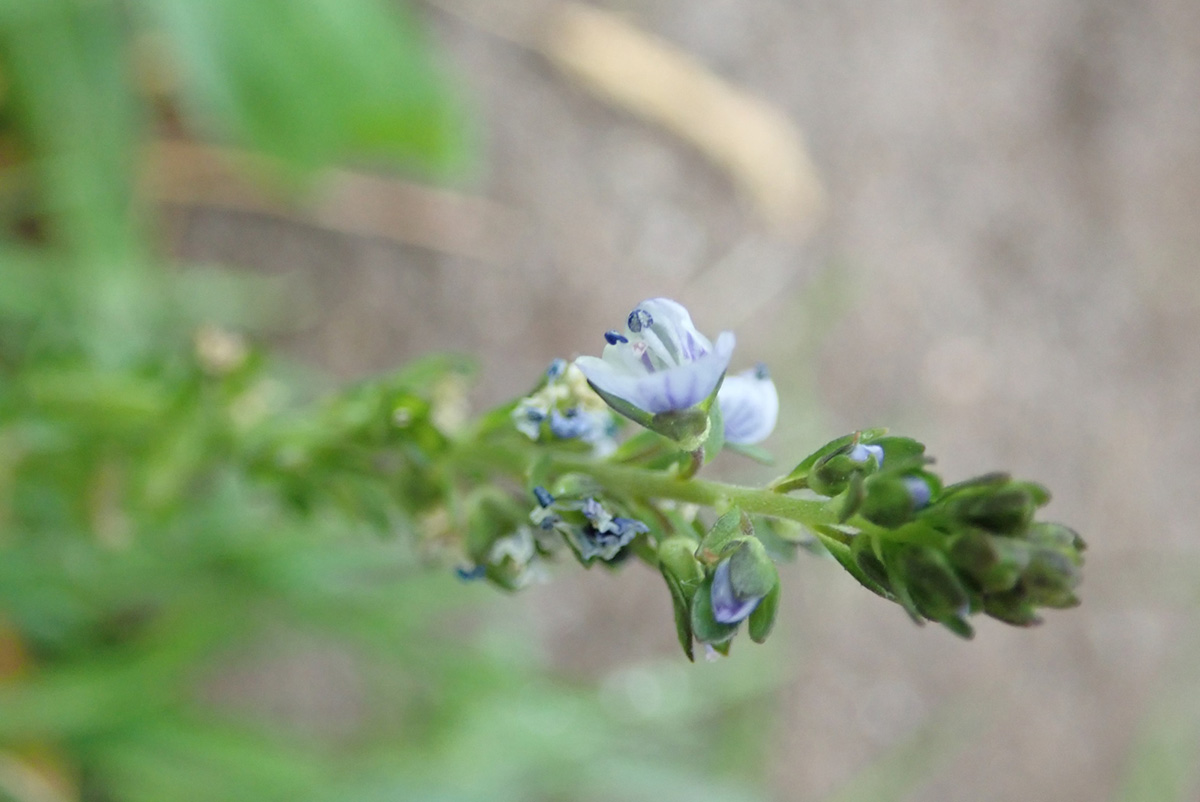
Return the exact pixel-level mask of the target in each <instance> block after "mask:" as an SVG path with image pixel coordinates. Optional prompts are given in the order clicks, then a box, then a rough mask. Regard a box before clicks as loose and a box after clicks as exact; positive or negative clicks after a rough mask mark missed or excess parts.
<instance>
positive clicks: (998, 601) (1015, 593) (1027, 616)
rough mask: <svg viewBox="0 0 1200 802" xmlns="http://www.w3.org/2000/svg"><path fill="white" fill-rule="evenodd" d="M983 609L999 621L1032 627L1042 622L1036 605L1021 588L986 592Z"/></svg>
mask: <svg viewBox="0 0 1200 802" xmlns="http://www.w3.org/2000/svg"><path fill="white" fill-rule="evenodd" d="M983 611H984V612H985V613H987V614H988V615H990V616H991V617H992V618H995V619H996V620H997V621H1003V622H1004V623H1006V624H1012V625H1013V626H1016V627H1032V626H1037V625H1038V624H1040V623H1042V619H1041V618H1039V617H1038V614H1037V608H1036V606H1035V605H1034V604H1033V602H1031V601H1029V599H1027V598H1025V595H1024V594H1023V593H1022V592H1021V590H1020V588H1013V589H1012V590H1008V591H1005V592H1003V593H989V594H986V595H985V596H984V597H983Z"/></svg>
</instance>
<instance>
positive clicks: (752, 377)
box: [717, 370, 779, 446]
mask: <svg viewBox="0 0 1200 802" xmlns="http://www.w3.org/2000/svg"><path fill="white" fill-rule="evenodd" d="M759 373H760V371H757V370H747V371H744V372H742V373H739V374H737V375H736V376H726V377H725V382H724V383H723V384H722V385H721V391H720V392H719V393H718V394H717V401H718V402H719V403H720V404H721V418H722V419H723V420H724V421H725V439H726V440H727V441H728V442H730V443H737V444H739V445H747V446H748V445H754V444H755V443H761V442H762V441H763V440H766V439H767V436H768V435H770V434H771V432H773V431H774V430H775V422H776V421H777V420H778V418H779V392H778V391H777V390H776V389H775V382H773V381H771V378H770V376H766V375H763V376H762V377H761V378H760V377H759Z"/></svg>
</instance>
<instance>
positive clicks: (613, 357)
mask: <svg viewBox="0 0 1200 802" xmlns="http://www.w3.org/2000/svg"><path fill="white" fill-rule="evenodd" d="M604 338H605V340H607V341H608V345H607V346H605V348H604V352H603V355H602V356H601V357H594V356H582V357H579V358H578V359H576V360H575V364H576V365H577V366H578V367H579V369H580V370H581V371H583V373H584V375H585V376H587V380H588V382H590V383H591V385H592V386H593V387H594V388H596V389H597V390H598V391H600V392H601V393H603V394H606V395H608V396H612V397H614V398H618V399H621V400H622V401H625V402H627V403H629V404H631V405H632V406H634V407H637V408H638V409H640V410H642V411H644V412H647V413H649V414H651V415H657V414H660V413H663V412H674V411H678V410H684V409H688V408H690V407H693V406H695V405H697V404H699V403H700V402H702V401H704V400H705V399H706V398H708V397H709V396H710V395H712V392H713V390H714V389H715V388H716V386H717V384H718V383H719V382H720V381H721V377H722V376H724V374H725V370H726V368H728V367H729V358H730V357H731V356H732V355H733V346H734V343H735V339H734V336H733V333H732V332H728V331H726V332H722V333H721V334H720V335H719V336H718V337H717V342H716V344H715V345H714V344H713V343H712V342H710V341H709V340H708V338H707V337H705V336H704V335H703V334H701V333H700V332H699V331H697V330H696V327H695V326H694V325H692V318H691V316H690V315H688V312H687V310H686V309H684V308H683V307H682V306H681V305H680V304H678V303H676V302H675V301H671V300H668V299H667V298H651V299H650V300H647V301H643V302H642V303H640V304H638V306H637V308H635V309H634V310H633V311H632V312H630V313H629V319H628V320H627V321H626V325H625V330H624V331H623V332H621V331H615V330H614V331H609V332H607V333H606V334H605V335H604Z"/></svg>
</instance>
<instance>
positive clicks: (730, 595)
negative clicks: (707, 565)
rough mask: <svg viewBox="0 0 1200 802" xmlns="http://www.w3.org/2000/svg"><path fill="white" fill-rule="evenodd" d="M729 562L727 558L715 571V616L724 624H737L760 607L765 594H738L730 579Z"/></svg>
mask: <svg viewBox="0 0 1200 802" xmlns="http://www.w3.org/2000/svg"><path fill="white" fill-rule="evenodd" d="M729 563H730V561H729V560H725V561H724V562H722V563H721V564H720V565H718V566H717V570H716V571H714V572H713V581H712V612H713V618H715V619H716V620H717V621H719V622H720V623H722V624H736V623H738V622H739V621H742V620H744V619H745V618H746V617H747V616H748V615H750V613H752V612H754V608H755V607H758V603H759V602H761V601H762V600H763V596H750V597H747V598H742V597H739V596H738V594H737V593H736V592H735V591H734V589H733V583H732V582H731V581H730V577H729ZM764 595H765V594H764Z"/></svg>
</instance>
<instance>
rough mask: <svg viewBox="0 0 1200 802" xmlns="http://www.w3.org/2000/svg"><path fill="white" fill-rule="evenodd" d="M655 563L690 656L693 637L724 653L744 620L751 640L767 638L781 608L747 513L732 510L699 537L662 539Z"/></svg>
mask: <svg viewBox="0 0 1200 802" xmlns="http://www.w3.org/2000/svg"><path fill="white" fill-rule="evenodd" d="M658 563H659V568H660V570H661V571H662V575H663V578H664V579H665V580H666V582H667V587H668V589H669V590H670V591H671V600H672V602H673V603H674V606H675V625H676V629H677V631H678V634H679V643H680V645H681V646H683V650H684V652H685V653H686V654H687V656H688V658H689V659H691V658H692V657H693V642H694V641H699V642H700V643H702V644H704V645H705V646H706V647H709V648H712V649H714V650H716V651H719V652H722V653H726V654H727V653H728V651H729V645H730V642H731V641H732V640H733V636H734V635H736V634H737V631H738V628H739V627H740V625H741V623H742V622H743V621H748V625H749V629H750V638H751V639H752V640H753V641H755V642H756V643H762V642H763V641H765V640H766V639H767V635H769V634H770V632H771V628H772V627H773V626H774V624H775V612H776V610H777V608H778V606H779V572H778V570H776V568H775V563H774V561H773V560H772V559H771V557H770V555H768V554H767V550H766V548H765V547H764V546H763V544H762V541H760V540H759V539H758V538H757V537H756V536H755V533H754V528H753V525H752V523H751V520H750V517H749V516H747V515H746V514H745V513H743V512H741V511H740V510H738V509H733V510H730V511H729V512H727V513H725V514H724V515H722V516H721V517H720V518H718V519H717V522H716V523H715V524H714V525H713V527H712V529H710V530H709V532H708V534H706V535H705V536H704V537H703V538H702V539H699V540H697V539H696V538H694V537H691V536H689V535H682V534H681V535H675V536H673V537H669V538H667V539H665V540H664V541H663V542H662V543H661V544H660V545H659V547H658Z"/></svg>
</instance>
